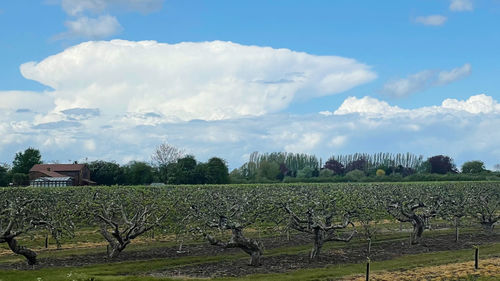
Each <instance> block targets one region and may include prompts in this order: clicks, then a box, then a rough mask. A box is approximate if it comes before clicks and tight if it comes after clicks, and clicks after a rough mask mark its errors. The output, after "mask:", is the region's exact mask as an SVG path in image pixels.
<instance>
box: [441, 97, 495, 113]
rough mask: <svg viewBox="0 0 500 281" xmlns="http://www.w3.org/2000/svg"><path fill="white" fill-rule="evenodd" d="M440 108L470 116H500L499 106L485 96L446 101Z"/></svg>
mask: <svg viewBox="0 0 500 281" xmlns="http://www.w3.org/2000/svg"><path fill="white" fill-rule="evenodd" d="M441 107H443V108H445V109H452V110H457V111H467V112H469V113H472V114H479V113H498V114H500V104H499V103H498V101H496V100H494V99H493V97H490V96H487V95H485V94H481V95H476V96H472V97H470V98H469V99H467V100H465V101H461V100H456V99H446V100H444V101H443V103H442V105H441Z"/></svg>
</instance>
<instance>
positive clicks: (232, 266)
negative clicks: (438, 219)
mask: <svg viewBox="0 0 500 281" xmlns="http://www.w3.org/2000/svg"><path fill="white" fill-rule="evenodd" d="M492 242H500V235H491V236H487V235H463V236H462V237H461V241H460V242H459V243H455V242H454V240H453V236H452V235H443V236H435V237H431V238H427V239H424V241H423V243H422V244H420V245H412V246H409V243H408V242H401V241H392V242H382V243H376V244H375V245H372V247H371V255H370V259H371V260H375V261H381V260H388V259H393V258H395V257H399V256H403V255H409V254H419V253H427V252H434V251H446V250H459V249H472V247H473V245H481V244H484V243H492ZM366 257H367V249H366V247H364V246H359V245H357V246H356V245H352V244H349V243H347V244H345V246H344V247H342V248H336V249H330V250H325V251H324V252H323V253H322V254H321V255H320V257H319V258H318V259H316V260H314V261H311V260H310V259H309V257H308V255H307V253H303V254H296V255H277V256H270V257H266V256H264V257H263V258H262V266H260V267H252V266H248V260H247V259H238V260H233V261H226V262H215V263H204V264H198V265H194V266H182V267H172V268H166V269H164V270H161V271H156V272H152V273H150V274H149V275H151V276H156V277H174V276H179V275H180V276H188V277H238V276H244V275H249V274H263V273H284V272H288V271H292V270H297V269H305V268H321V267H326V266H329V265H332V264H347V263H360V262H364V261H366Z"/></svg>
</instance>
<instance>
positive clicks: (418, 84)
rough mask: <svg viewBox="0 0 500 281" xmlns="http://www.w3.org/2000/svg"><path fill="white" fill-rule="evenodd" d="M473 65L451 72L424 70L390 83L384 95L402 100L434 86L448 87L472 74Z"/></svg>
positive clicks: (382, 90) (383, 90) (387, 84)
mask: <svg viewBox="0 0 500 281" xmlns="http://www.w3.org/2000/svg"><path fill="white" fill-rule="evenodd" d="M471 69H472V67H471V65H470V64H468V63H466V64H464V65H463V66H461V67H457V68H454V69H452V70H449V71H441V72H437V71H433V70H424V71H420V72H418V73H415V74H411V75H409V76H408V77H406V78H401V79H395V80H391V81H388V82H387V83H385V84H384V86H383V87H382V89H381V92H382V93H383V94H386V95H388V96H391V97H396V98H401V97H406V96H408V95H410V94H413V93H416V92H420V91H424V90H427V89H428V88H430V87H433V86H442V85H447V84H450V83H452V82H455V81H458V80H461V79H463V78H465V77H467V76H469V75H470V74H471V72H472V71H471Z"/></svg>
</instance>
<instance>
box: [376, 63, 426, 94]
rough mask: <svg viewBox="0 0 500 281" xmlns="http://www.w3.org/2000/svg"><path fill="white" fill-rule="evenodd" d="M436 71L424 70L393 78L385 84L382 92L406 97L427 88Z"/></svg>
mask: <svg viewBox="0 0 500 281" xmlns="http://www.w3.org/2000/svg"><path fill="white" fill-rule="evenodd" d="M434 76H435V74H434V72H433V71H431V70H424V71H421V72H418V73H415V74H412V75H410V76H408V77H406V78H402V79H397V80H392V81H389V82H387V83H385V84H384V86H383V88H382V93H384V94H387V95H389V96H392V97H397V98H400V97H405V96H408V95H410V94H413V93H415V92H419V91H423V90H425V89H427V88H428V87H429V86H430V85H431V83H432V80H433V79H434Z"/></svg>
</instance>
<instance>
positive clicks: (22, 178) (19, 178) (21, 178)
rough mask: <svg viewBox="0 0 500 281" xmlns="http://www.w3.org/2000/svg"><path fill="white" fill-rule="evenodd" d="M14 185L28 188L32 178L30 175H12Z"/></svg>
mask: <svg viewBox="0 0 500 281" xmlns="http://www.w3.org/2000/svg"><path fill="white" fill-rule="evenodd" d="M12 183H13V184H14V185H15V186H26V185H29V183H30V178H29V176H28V174H23V173H14V174H12Z"/></svg>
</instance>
